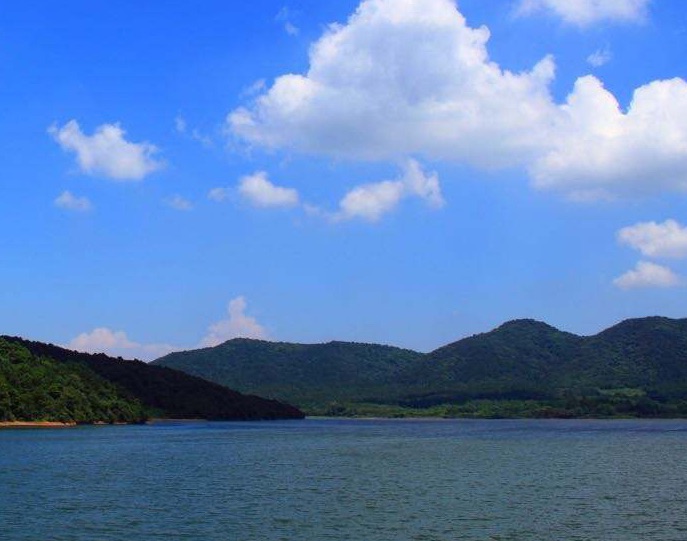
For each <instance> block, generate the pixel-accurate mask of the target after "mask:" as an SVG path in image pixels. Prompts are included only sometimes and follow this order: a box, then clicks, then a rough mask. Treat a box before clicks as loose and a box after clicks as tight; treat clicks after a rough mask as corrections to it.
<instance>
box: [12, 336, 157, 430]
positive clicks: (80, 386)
mask: <svg viewBox="0 0 687 541" xmlns="http://www.w3.org/2000/svg"><path fill="white" fill-rule="evenodd" d="M145 417H146V410H145V409H144V407H143V406H142V405H141V403H140V402H139V401H138V400H135V399H131V398H129V397H126V396H124V395H123V393H121V392H119V390H118V389H117V387H116V386H115V385H113V384H111V383H109V382H107V381H105V380H104V379H102V378H100V377H98V376H97V375H96V374H95V373H93V372H92V371H91V370H88V369H87V368H86V367H84V366H82V365H79V364H72V363H57V362H55V361H53V360H51V359H49V358H47V357H43V356H35V355H32V354H31V352H30V351H29V350H28V349H26V348H24V347H22V346H20V345H18V344H12V343H10V342H7V341H6V340H3V339H1V338H0V421H58V422H65V423H68V422H75V423H93V422H105V423H115V422H121V423H134V422H141V421H143V420H144V419H145Z"/></svg>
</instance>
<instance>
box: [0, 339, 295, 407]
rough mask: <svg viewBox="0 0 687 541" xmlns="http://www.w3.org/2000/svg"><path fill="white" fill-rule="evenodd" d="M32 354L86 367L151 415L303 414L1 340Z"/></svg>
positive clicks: (140, 367)
mask: <svg viewBox="0 0 687 541" xmlns="http://www.w3.org/2000/svg"><path fill="white" fill-rule="evenodd" d="M2 338H4V339H5V340H6V341H7V342H10V343H14V344H18V345H21V346H23V347H24V348H26V349H27V350H29V351H30V352H31V353H32V354H33V355H35V356H39V357H45V358H49V359H52V360H53V361H56V362H57V363H63V364H64V363H67V364H70V365H78V366H81V367H84V368H87V369H88V370H89V371H92V372H93V373H95V374H97V375H98V376H99V377H100V378H102V379H103V380H106V381H107V382H110V384H112V385H114V386H115V387H116V388H117V389H119V390H120V392H122V393H124V394H125V395H126V396H127V397H129V398H132V399H136V400H138V401H139V402H140V403H141V404H143V406H145V407H146V408H147V411H148V412H149V413H151V414H154V415H158V416H162V417H175V418H204V419H216V420H220V419H224V420H253V419H255V420H257V419H292V418H301V417H303V414H302V413H301V412H300V411H299V410H298V409H297V408H294V407H292V406H289V405H287V404H283V403H280V402H277V401H275V400H266V399H263V398H259V397H257V396H250V395H243V394H241V393H238V392H236V391H233V390H231V389H228V388H226V387H224V386H222V385H219V384H217V383H212V382H209V381H206V380H204V379H201V378H197V377H193V376H190V375H188V374H185V373H183V372H179V371H177V370H172V369H170V368H165V367H162V366H151V365H149V364H146V363H144V362H141V361H126V360H122V359H114V358H111V357H108V356H107V355H104V354H97V355H91V354H88V353H78V352H75V351H70V350H67V349H64V348H60V347H58V346H54V345H51V344H44V343H41V342H31V341H28V340H23V339H21V338H16V337H2Z"/></svg>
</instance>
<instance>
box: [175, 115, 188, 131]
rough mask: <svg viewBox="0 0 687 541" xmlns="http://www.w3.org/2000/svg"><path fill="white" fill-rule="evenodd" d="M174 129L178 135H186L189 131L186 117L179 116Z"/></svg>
mask: <svg viewBox="0 0 687 541" xmlns="http://www.w3.org/2000/svg"><path fill="white" fill-rule="evenodd" d="M174 129H175V130H176V132H177V133H186V129H187V124H186V119H185V118H184V117H182V116H181V115H179V116H177V117H176V118H175V119H174Z"/></svg>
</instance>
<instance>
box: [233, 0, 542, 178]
mask: <svg viewBox="0 0 687 541" xmlns="http://www.w3.org/2000/svg"><path fill="white" fill-rule="evenodd" d="M488 39H489V30H488V29H487V28H486V27H480V28H470V27H468V25H467V24H466V21H465V18H464V17H463V16H462V15H461V14H460V13H459V11H458V10H457V8H456V5H455V4H454V2H452V1H451V0H422V1H419V0H367V1H364V2H363V3H361V4H360V6H359V7H358V9H357V11H356V12H355V13H354V14H353V15H352V16H351V17H350V19H349V20H348V24H346V25H331V26H329V28H328V29H327V31H326V32H325V33H324V35H323V36H322V37H321V38H320V39H319V40H318V41H317V42H316V43H314V44H313V46H312V47H311V50H310V68H309V70H308V72H307V73H306V74H305V75H299V74H287V75H283V76H281V77H278V78H277V79H276V80H275V82H274V84H273V85H272V86H271V87H270V88H269V89H267V90H266V91H265V92H263V93H262V94H261V95H259V96H258V97H257V98H256V99H255V100H254V101H253V103H252V104H251V105H249V106H248V107H242V108H239V109H236V110H234V111H232V112H231V113H230V114H229V115H228V117H227V122H228V127H229V130H230V131H231V132H232V133H233V134H234V135H235V136H237V137H238V138H240V139H242V140H244V141H246V142H247V143H249V144H252V145H257V146H263V147H267V148H285V149H292V150H296V151H299V152H304V153H314V154H326V155H330V156H335V157H345V158H354V159H389V158H391V159H394V160H396V159H399V158H402V157H405V156H408V155H411V154H423V155H425V156H428V157H433V158H445V159H451V160H457V161H465V162H468V163H473V164H478V165H484V166H488V167H493V166H495V165H505V164H512V163H518V162H520V161H521V160H522V157H523V155H528V154H529V153H531V152H532V151H533V150H534V149H535V148H538V147H539V146H540V145H541V144H543V142H544V141H545V139H546V136H545V133H544V132H545V126H546V125H547V124H548V123H549V121H550V117H551V115H552V114H553V111H555V106H554V105H553V104H552V102H551V98H550V95H549V90H548V83H549V82H550V81H551V79H552V77H553V74H554V63H553V60H552V59H551V58H549V57H546V58H544V59H542V60H541V62H539V63H538V64H537V65H536V66H534V67H533V68H532V69H531V70H530V71H528V72H524V73H519V74H515V73H511V72H509V71H505V70H502V69H501V68H500V67H499V66H498V65H497V64H495V63H494V62H492V61H490V59H489V57H488V53H487V50H486V43H487V41H488Z"/></svg>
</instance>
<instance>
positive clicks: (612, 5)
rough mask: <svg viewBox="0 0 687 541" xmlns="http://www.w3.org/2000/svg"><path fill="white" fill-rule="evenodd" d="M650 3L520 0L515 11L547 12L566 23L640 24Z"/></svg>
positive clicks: (641, 0)
mask: <svg viewBox="0 0 687 541" xmlns="http://www.w3.org/2000/svg"><path fill="white" fill-rule="evenodd" d="M648 4H649V0H520V3H519V4H518V8H517V12H518V13H519V14H521V15H527V14H530V13H533V12H537V11H541V10H544V11H548V12H550V13H552V14H554V15H556V16H557V17H560V18H561V19H563V21H565V22H566V23H570V24H574V25H577V26H589V25H592V24H595V23H599V22H602V21H614V22H641V21H643V20H644V18H645V17H646V10H647V6H648Z"/></svg>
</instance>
